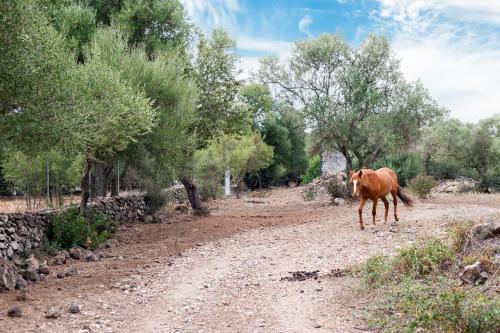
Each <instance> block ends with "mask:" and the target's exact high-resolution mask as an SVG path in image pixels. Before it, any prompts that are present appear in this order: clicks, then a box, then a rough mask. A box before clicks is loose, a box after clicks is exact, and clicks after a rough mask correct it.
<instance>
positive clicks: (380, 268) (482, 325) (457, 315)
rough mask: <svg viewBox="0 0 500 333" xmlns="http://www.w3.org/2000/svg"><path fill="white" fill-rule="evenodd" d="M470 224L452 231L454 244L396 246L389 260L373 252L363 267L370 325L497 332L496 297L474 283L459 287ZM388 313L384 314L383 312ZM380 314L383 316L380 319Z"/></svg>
mask: <svg viewBox="0 0 500 333" xmlns="http://www.w3.org/2000/svg"><path fill="white" fill-rule="evenodd" d="M468 230H470V224H467V225H459V226H457V228H456V229H454V230H453V232H452V237H453V239H454V241H453V243H454V244H453V245H452V247H449V246H447V245H446V244H445V242H444V241H442V240H438V239H435V238H433V239H431V240H429V241H427V242H425V243H423V244H420V245H410V246H408V247H406V248H403V249H400V250H399V251H398V253H397V255H396V256H395V257H394V258H392V259H390V258H387V257H385V256H380V255H379V256H374V257H371V258H370V259H368V261H367V262H366V263H365V264H364V265H363V267H362V269H361V273H362V277H363V279H364V281H365V283H366V284H367V285H368V286H370V287H372V288H374V289H375V290H372V292H374V293H375V295H374V297H376V298H377V300H376V301H375V304H376V309H375V312H373V313H372V316H373V319H374V321H373V324H374V325H375V326H376V327H377V328H378V329H383V330H384V331H388V332H400V331H406V332H421V331H426V332H427V331H432V332H496V330H497V329H498V327H500V326H499V325H500V319H499V318H500V317H499V315H500V310H499V309H500V307H499V306H500V298H499V297H498V296H497V295H495V294H494V293H490V294H488V293H484V292H481V291H480V290H476V289H475V288H474V287H467V286H457V285H456V280H453V277H454V276H456V275H458V272H459V271H460V267H459V265H457V263H458V262H460V261H463V259H464V258H462V259H461V255H462V253H461V252H460V251H461V247H462V246H461V243H463V239H464V237H465V236H464V235H465V234H466V232H467V231H468ZM388 313H389V314H390V315H387V314H388ZM380 316H382V317H383V318H384V320H380Z"/></svg>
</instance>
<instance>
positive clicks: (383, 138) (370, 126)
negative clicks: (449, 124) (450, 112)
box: [259, 34, 444, 165]
mask: <svg viewBox="0 0 500 333" xmlns="http://www.w3.org/2000/svg"><path fill="white" fill-rule="evenodd" d="M292 54H293V55H292V57H291V58H290V59H289V61H288V63H287V64H286V65H282V64H281V63H280V62H279V60H278V58H277V57H267V58H265V59H263V60H262V62H261V69H260V71H259V79H260V80H261V82H263V83H266V84H270V85H272V86H273V88H275V89H276V91H277V93H278V94H279V96H280V97H281V98H283V99H284V100H286V101H298V102H300V103H301V104H303V105H304V114H305V116H306V118H307V120H308V122H309V124H311V128H312V129H313V133H314V134H315V136H316V137H318V138H319V139H320V140H321V141H322V143H324V145H325V146H330V147H331V148H335V149H337V150H339V151H340V152H341V153H343V154H344V156H346V158H347V159H348V164H350V163H349V161H350V160H351V159H352V158H353V156H355V157H356V158H357V159H358V161H359V163H360V164H361V165H364V164H367V165H369V164H371V163H372V162H373V161H375V160H377V158H378V157H379V156H380V155H381V154H382V153H390V152H398V151H401V150H403V149H405V148H407V147H408V146H409V145H410V144H411V143H413V142H414V141H415V139H416V138H418V136H419V135H420V131H421V128H423V127H425V126H426V125H428V124H429V123H431V122H432V121H433V120H435V119H436V118H439V117H440V116H442V115H443V114H444V110H443V109H442V108H440V107H439V106H438V105H437V104H436V103H435V101H434V100H432V98H431V97H430V96H429V93H428V91H427V90H426V89H425V88H424V87H423V86H422V85H421V83H420V82H414V83H408V82H405V80H404V78H403V76H402V74H401V71H400V69H399V61H398V60H397V59H396V58H395V57H394V54H393V51H392V50H391V48H390V46H389V43H388V42H387V40H386V39H385V38H383V37H380V36H375V35H370V36H368V37H367V38H366V40H365V41H364V42H363V43H362V44H361V45H360V46H359V48H357V49H353V48H351V47H350V46H349V45H348V44H347V43H346V42H345V41H344V40H343V39H342V38H341V37H340V36H339V35H329V34H323V35H321V36H319V37H317V38H311V39H307V40H304V41H300V42H297V43H296V46H295V48H294V50H293V53H292Z"/></svg>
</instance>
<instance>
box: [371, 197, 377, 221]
mask: <svg viewBox="0 0 500 333" xmlns="http://www.w3.org/2000/svg"><path fill="white" fill-rule="evenodd" d="M377 202H378V199H373V208H372V216H373V225H375V216H376V215H377Z"/></svg>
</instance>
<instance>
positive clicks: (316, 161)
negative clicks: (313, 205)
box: [301, 155, 321, 184]
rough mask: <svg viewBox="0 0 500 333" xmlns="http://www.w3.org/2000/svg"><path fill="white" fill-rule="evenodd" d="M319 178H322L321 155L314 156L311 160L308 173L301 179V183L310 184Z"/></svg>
mask: <svg viewBox="0 0 500 333" xmlns="http://www.w3.org/2000/svg"><path fill="white" fill-rule="evenodd" d="M319 176H321V160H320V157H319V155H314V156H313V157H311V158H310V159H309V162H308V166H307V170H306V173H305V174H304V175H303V176H302V177H301V182H302V184H309V183H310V182H312V181H313V180H314V179H316V178H318V177H319Z"/></svg>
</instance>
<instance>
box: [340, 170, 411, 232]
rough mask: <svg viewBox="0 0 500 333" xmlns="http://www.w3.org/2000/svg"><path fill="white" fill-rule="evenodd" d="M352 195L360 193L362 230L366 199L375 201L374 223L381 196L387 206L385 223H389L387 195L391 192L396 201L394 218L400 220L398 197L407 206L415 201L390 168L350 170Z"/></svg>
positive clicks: (363, 227)
mask: <svg viewBox="0 0 500 333" xmlns="http://www.w3.org/2000/svg"><path fill="white" fill-rule="evenodd" d="M349 176H350V178H351V186H352V195H353V197H354V196H355V195H356V194H357V193H359V196H360V199H361V200H360V203H359V207H358V213H359V224H360V226H361V230H364V229H365V226H364V224H363V217H362V215H363V206H364V205H365V202H366V200H368V199H370V200H372V201H373V208H372V215H373V225H375V215H376V214H377V201H378V199H379V198H380V199H381V200H382V202H383V203H384V206H385V216H384V223H387V214H388V213H389V201H387V198H386V195H387V194H389V192H390V193H391V194H392V202H393V203H394V219H395V220H396V221H399V218H398V214H397V205H398V199H397V198H399V199H401V201H402V202H403V204H404V205H405V206H407V207H413V205H414V204H415V201H414V200H413V199H412V198H411V197H410V196H409V195H408V194H406V193H405V192H404V190H403V188H402V187H401V186H400V185H399V183H398V177H397V176H396V174H395V173H394V171H392V170H391V169H389V168H380V169H377V170H375V171H373V170H371V169H361V170H359V171H357V172H356V171H350V173H349Z"/></svg>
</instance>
